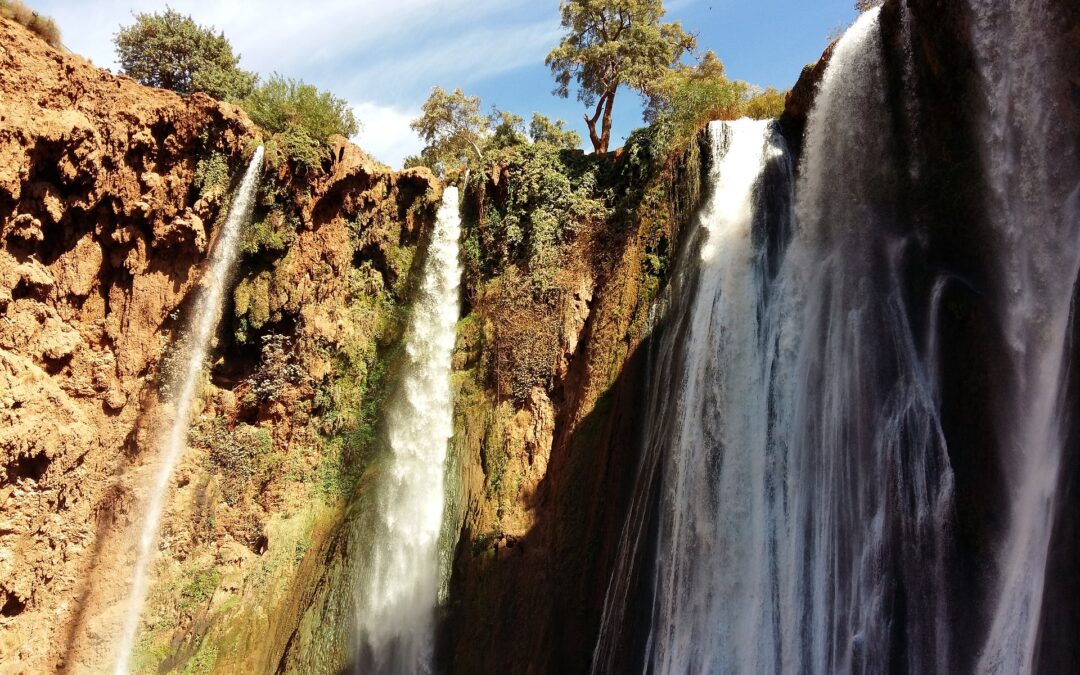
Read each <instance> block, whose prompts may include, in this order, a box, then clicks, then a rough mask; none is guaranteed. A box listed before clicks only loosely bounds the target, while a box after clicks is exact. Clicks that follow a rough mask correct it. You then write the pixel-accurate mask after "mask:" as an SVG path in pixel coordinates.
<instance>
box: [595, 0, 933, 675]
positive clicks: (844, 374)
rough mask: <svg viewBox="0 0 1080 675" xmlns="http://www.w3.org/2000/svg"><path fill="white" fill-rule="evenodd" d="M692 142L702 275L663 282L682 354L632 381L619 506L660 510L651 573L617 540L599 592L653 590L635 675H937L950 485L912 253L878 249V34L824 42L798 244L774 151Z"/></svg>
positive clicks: (639, 541) (885, 226)
mask: <svg viewBox="0 0 1080 675" xmlns="http://www.w3.org/2000/svg"><path fill="white" fill-rule="evenodd" d="M711 133H712V136H713V147H714V160H713V161H714V171H713V174H712V177H711V183H712V185H711V189H712V196H711V198H710V199H709V201H708V203H707V205H706V207H705V208H704V210H703V212H702V215H701V224H700V227H701V228H702V229H703V230H704V234H703V237H704V243H703V245H702V247H701V251H702V253H701V255H700V256H697V257H696V258H695V257H694V256H689V255H684V256H683V263H682V264H684V265H694V266H696V267H697V281H696V286H695V285H693V284H692V286H695V287H696V290H694V291H693V296H692V297H693V301H692V303H690V304H689V306H687V305H686V304H682V305H679V304H676V305H675V307H674V310H673V311H674V314H675V316H673V317H671V318H670V319H669V321H670V323H671V324H672V329H671V330H672V331H673V334H674V335H682V336H685V337H684V339H682V340H676V341H675V343H674V344H675V345H676V346H677V347H679V348H681V350H682V354H680V355H677V356H674V357H666V356H661V357H660V358H659V359H658V360H657V362H656V365H655V366H654V368H655V370H656V372H655V374H654V379H655V381H656V383H657V384H656V386H657V393H656V394H654V396H656V395H661V396H667V397H670V399H671V402H669V403H656V402H654V403H653V404H652V410H651V414H650V420H649V427H650V428H649V431H648V439H647V441H646V451H645V452H646V455H645V458H646V459H645V462H644V463H643V476H642V477H641V478H639V483H638V484H639V488H640V489H647V487H646V486H649V485H654V484H656V485H658V486H659V488H658V489H659V494H658V498H657V500H656V503H657V506H656V507H655V508H656V509H657V511H656V514H655V516H653V518H654V520H655V525H654V527H655V529H656V535H655V538H654V543H653V544H651V545H654V546H655V550H654V551H653V552H652V554H651V555H649V554H646V555H642V554H641V551H640V549H641V547H642V546H644V547H646V548H647V547H649V546H650V544H649V543H648V542H647V541H646V540H645V539H643V538H642V537H641V536H639V535H632V536H627V535H626V534H625V533H624V538H623V547H624V550H623V551H622V553H621V554H620V556H621V560H620V563H619V564H620V566H622V567H621V568H620V571H618V572H617V573H616V574H617V575H620V576H622V575H624V572H625V570H624V569H622V568H623V567H626V566H627V565H628V564H629V563H627V562H626V561H627V560H630V559H633V558H635V557H636V558H638V559H639V561H640V562H638V563H637V564H638V565H652V567H653V570H654V572H653V574H652V577H651V581H650V582H647V583H643V584H641V589H642V590H640V591H639V592H643V593H644V594H645V595H646V597H648V598H650V601H648V602H647V603H646V604H645V605H644V606H638V607H637V609H636V610H634V611H636V612H637V613H639V614H645V615H646V617H647V618H646V619H645V621H646V623H647V626H648V628H647V631H646V632H645V633H644V634H646V635H647V640H646V642H645V648H644V651H643V653H642V654H641V655H640V659H639V663H637V664H636V665H638V666H642V667H643V669H644V670H645V671H647V672H653V671H655V672H741V673H751V672H817V673H827V672H852V671H859V672H886V671H888V670H889V668H890V667H891V666H892V665H895V664H906V665H905V667H906V668H907V669H909V670H910V671H912V672H935V671H936V672H944V671H945V670H947V667H948V664H949V652H948V639H947V634H946V633H945V628H946V627H947V620H948V607H947V597H946V595H945V593H943V592H941V590H942V589H943V588H944V587H945V586H946V583H947V582H946V561H947V553H948V546H947V538H946V535H945V533H946V531H947V527H948V522H949V518H950V513H951V510H950V509H951V500H952V492H953V476H952V471H951V467H950V464H949V459H948V456H947V453H946V448H945V441H944V437H943V434H942V431H941V428H940V422H939V419H938V413H937V411H936V409H935V392H934V389H933V384H932V378H931V376H930V374H931V373H933V372H934V370H935V364H934V356H933V354H934V350H933V349H932V348H931V349H926V345H925V344H924V342H925V336H924V335H923V334H922V333H921V332H920V331H919V329H918V327H916V325H914V324H915V323H916V322H915V321H913V318H912V312H913V310H912V308H910V307H909V306H908V305H907V303H906V300H905V295H904V292H905V281H904V278H903V272H902V269H901V267H902V265H901V263H900V261H901V259H902V257H903V256H904V253H905V250H906V249H907V247H909V246H911V245H912V242H911V241H910V238H909V236H905V235H903V234H900V232H902V230H901V229H900V228H897V227H896V225H897V222H896V221H897V220H898V218H899V213H898V212H899V209H898V204H897V197H896V185H897V184H898V176H897V174H898V171H899V170H901V169H900V168H899V167H900V166H901V164H902V163H901V162H900V161H899V159H898V158H897V153H896V151H895V149H894V147H893V140H892V130H891V127H890V124H889V111H888V108H887V102H886V87H885V82H884V73H883V64H882V46H881V40H880V37H879V30H878V14H877V12H876V11H874V12H869V13H867V14H865V15H864V16H862V17H861V18H860V19H859V21H858V22H857V23H856V24H855V25H854V26H853V27H852V28H851V29H850V30H849V31H848V33H847V34H846V35H845V36H844V38H843V39H842V40H841V41H840V42H839V44H838V45H837V47H836V49H835V52H834V54H833V56H832V61H831V63H830V66H829V68H828V70H827V71H826V74H825V77H824V80H823V81H822V83H821V86H820V90H819V94H818V99H817V103H816V105H815V108H814V110H813V112H812V114H811V117H810V119H809V124H808V128H807V132H806V141H805V144H806V145H805V148H806V149H805V153H806V154H805V157H804V163H803V165H802V167H801V173H800V175H801V179H800V182H799V184H798V186H797V187H798V189H797V195H798V198H797V206H796V213H797V215H798V218H797V221H798V225H797V226H795V225H793V223H792V216H791V213H790V211H788V210H785V209H784V208H782V207H783V206H784V205H785V204H788V203H790V200H791V191H792V189H793V186H792V185H791V180H790V176H791V172H790V171H787V172H780V173H779V174H777V173H776V172H775V171H771V172H767V171H766V168H767V167H768V166H769V163H770V162H773V163H775V162H776V161H777V159H781V160H782V159H783V158H784V157H785V149H784V147H783V143H782V142H781V141H779V140H778V139H776V138H775V136H774V135H773V134H772V133H770V132H769V131H768V127H766V126H764V125H762V124H754V123H748V122H738V123H730V124H724V125H714V127H713V128H712V130H711ZM785 176H786V178H787V182H786V184H784V182H783V179H784V177H785ZM777 178H780V182H779V184H778V183H777ZM770 202H772V203H771V204H770ZM778 207H780V208H778ZM765 225H767V227H766V226H765ZM759 227H761V228H762V229H765V230H767V232H757V229H758V228H759ZM792 231H794V234H792V235H791V237H790V243H788V244H787V245H786V246H785V242H786V241H787V239H788V237H787V233H788V232H792ZM680 312H684V313H685V316H680V314H679V313H680ZM927 323H928V322H927V321H919V322H918V326H923V325H926V324H927ZM665 386H666V387H668V390H667V391H665V392H660V391H659V390H660V389H661V388H663V387H665ZM657 455H659V458H656V456H657ZM650 467H651V468H650ZM650 473H651V475H650ZM643 512H644V511H643ZM638 517H640V515H634V516H632V518H631V522H629V523H628V525H627V527H628V529H630V530H634V529H637V528H640V525H639V524H638V523H636V522H634V519H635V518H638ZM650 558H651V562H650ZM625 576H629V575H628V574H626V575H625ZM620 583H621V581H619V580H617V579H613V581H612V587H611V589H609V594H608V601H607V603H608V607H606V608H605V617H604V626H603V627H602V629H601V637H600V642H599V643H598V647H597V651H596V654H595V655H594V670H596V671H602V672H616V671H618V670H619V669H620V668H619V666H616V665H615V664H616V663H617V658H618V657H616V658H613V655H615V654H617V652H618V648H617V647H616V648H613V645H617V644H619V642H620V641H622V642H623V644H624V645H625V644H626V642H625V637H623V638H620V637H619V636H618V635H614V634H610V633H608V631H613V632H621V633H623V635H624V636H625V635H628V634H630V633H628V631H627V629H626V627H625V623H626V621H625V619H620V618H618V617H619V616H620V614H623V615H624V614H625V613H626V610H625V608H621V607H620V606H619V605H620V603H621V604H624V605H625V604H627V602H626V601H625V600H622V599H620V598H621V597H622V596H624V595H625V593H624V592H622V591H620V590H619V586H620ZM630 604H632V603H630ZM637 620H638V621H640V620H641V619H640V618H639V619H637ZM623 666H624V667H625V664H623Z"/></svg>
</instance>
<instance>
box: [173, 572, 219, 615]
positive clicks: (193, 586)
mask: <svg viewBox="0 0 1080 675" xmlns="http://www.w3.org/2000/svg"><path fill="white" fill-rule="evenodd" d="M220 581H221V572H219V571H218V569H217V568H216V567H210V568H207V569H199V570H193V571H192V572H191V573H190V574H189V575H188V577H187V585H185V586H184V587H183V588H182V589H180V610H181V611H182V612H189V611H190V610H191V609H193V608H194V607H197V606H199V605H202V604H204V603H206V602H207V601H208V600H209V599H210V598H211V597H212V596H213V595H214V591H215V590H217V587H218V583H219V582H220Z"/></svg>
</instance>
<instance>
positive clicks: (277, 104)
mask: <svg viewBox="0 0 1080 675" xmlns="http://www.w3.org/2000/svg"><path fill="white" fill-rule="evenodd" d="M240 107H242V108H243V109H244V111H245V112H247V114H248V116H249V117H251V120H252V121H253V122H255V124H258V125H259V126H260V127H262V128H263V129H264V130H266V131H268V132H270V133H271V134H272V136H271V138H269V139H268V141H267V148H266V149H267V158H268V161H269V163H270V165H271V166H274V165H276V164H278V163H280V161H281V160H282V159H284V158H290V159H292V160H294V161H296V162H298V163H300V164H304V165H307V166H315V165H317V164H318V163H319V162H320V161H321V160H322V158H323V156H324V155H325V154H326V143H327V141H328V140H329V138H330V137H331V136H333V135H335V134H340V135H342V136H346V137H348V136H353V135H355V134H356V132H357V131H359V128H360V127H359V124H357V122H356V117H354V116H353V112H352V108H350V107H349V104H348V102H347V101H345V100H344V99H341V98H338V97H337V96H334V95H333V94H331V93H330V92H328V91H319V90H318V89H317V88H316V87H315V86H314V85H311V84H307V83H306V82H303V81H301V80H294V79H292V78H286V77H282V76H281V75H278V74H277V73H274V74H273V75H271V76H270V79H268V80H267V81H266V82H264V83H262V84H260V85H259V86H258V87H256V88H255V90H254V91H252V92H251V93H250V94H249V95H248V96H247V97H246V98H245V99H244V100H243V101H241V102H240Z"/></svg>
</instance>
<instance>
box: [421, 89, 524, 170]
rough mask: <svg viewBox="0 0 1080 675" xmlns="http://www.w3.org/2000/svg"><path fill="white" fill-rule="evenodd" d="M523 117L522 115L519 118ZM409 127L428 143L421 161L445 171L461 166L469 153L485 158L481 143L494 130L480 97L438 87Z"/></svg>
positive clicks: (478, 157) (482, 143) (465, 161)
mask: <svg viewBox="0 0 1080 675" xmlns="http://www.w3.org/2000/svg"><path fill="white" fill-rule="evenodd" d="M519 119H520V118H519ZM409 126H410V127H411V128H412V130H413V131H415V132H416V133H417V134H419V136H420V138H422V139H423V140H424V142H425V143H426V144H427V145H426V146H425V147H424V149H423V151H422V153H421V163H423V164H425V165H426V166H430V167H433V168H436V167H441V168H442V169H443V171H445V170H447V169H451V168H455V167H459V166H462V165H464V164H466V163H467V162H468V159H469V156H470V155H474V156H475V157H476V158H477V159H483V157H484V152H483V150H482V149H481V146H483V145H484V142H485V140H486V138H487V136H488V135H489V134H490V133H491V120H490V119H489V118H488V117H486V116H485V115H484V114H483V113H481V112H480V97H479V96H466V95H465V93H464V92H462V91H461V90H460V89H455V90H454V91H453V92H452V93H447V92H446V91H445V90H444V89H443V88H442V87H435V88H433V89H432V90H431V95H430V96H428V99H427V100H426V101H424V105H423V106H421V108H420V117H417V118H416V119H415V120H413V121H412V122H411V123H410V124H409Z"/></svg>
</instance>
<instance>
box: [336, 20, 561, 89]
mask: <svg viewBox="0 0 1080 675" xmlns="http://www.w3.org/2000/svg"><path fill="white" fill-rule="evenodd" d="M557 40H558V25H557V24H556V23H553V22H550V21H544V22H538V23H532V24H526V25H518V26H508V27H500V28H498V29H493V28H478V29H476V30H473V31H470V32H467V33H462V34H457V35H450V36H448V37H447V39H445V40H431V41H430V42H428V43H426V44H425V45H424V46H423V47H422V48H420V49H417V50H415V51H411V52H409V53H407V54H394V55H388V58H384V59H379V60H377V61H373V62H368V63H361V64H357V66H358V67H357V68H356V69H355V71H354V72H353V75H352V78H351V79H350V80H348V81H347V82H343V83H342V88H343V90H346V91H373V92H380V94H381V95H382V96H383V97H384V98H387V99H390V100H397V101H402V100H413V99H416V98H417V97H418V96H419V97H423V96H426V94H427V92H428V90H429V89H430V88H431V87H432V86H433V85H435V84H440V83H442V84H446V83H451V82H452V83H453V84H454V86H457V85H461V86H463V87H464V86H467V85H469V84H471V83H474V82H477V81H480V80H484V79H487V78H490V77H495V76H497V75H501V74H504V73H507V72H510V71H513V70H517V69H519V68H522V67H524V66H527V65H535V64H536V63H542V62H543V59H544V54H545V53H546V51H547V49H549V48H550V46H551V45H552V44H553V43H554V42H555V41H557Z"/></svg>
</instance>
